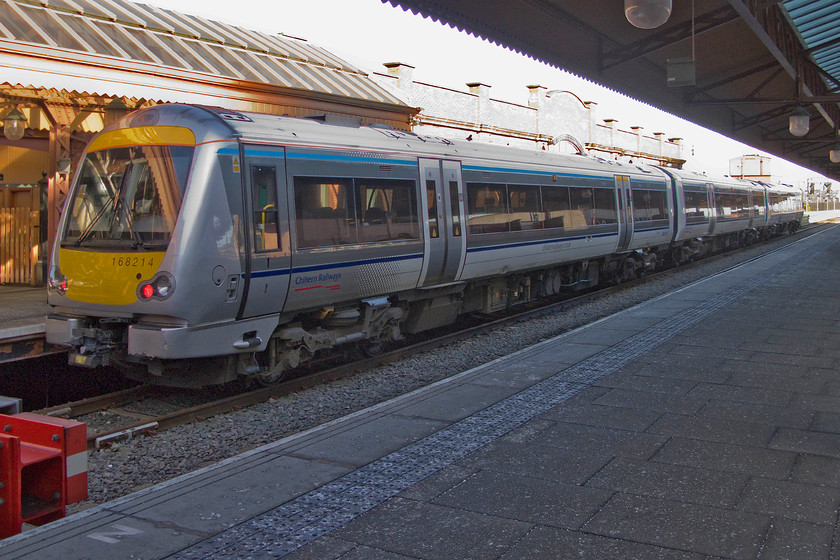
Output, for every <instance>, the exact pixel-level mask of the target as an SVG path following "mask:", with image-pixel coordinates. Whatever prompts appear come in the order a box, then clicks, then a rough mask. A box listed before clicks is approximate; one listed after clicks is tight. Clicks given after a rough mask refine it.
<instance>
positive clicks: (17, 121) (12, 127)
mask: <svg viewBox="0 0 840 560" xmlns="http://www.w3.org/2000/svg"><path fill="white" fill-rule="evenodd" d="M24 132H26V115H24V114H23V113H21V112H20V111H19V110H18V108H17V107H15V108H14V109H12V110H11V111H9V113H8V114H7V115H6V116H5V117H4V118H3V135H4V136H5V137H6V138H8V139H9V140H12V141H16V140H20V139H21V138H23V133H24Z"/></svg>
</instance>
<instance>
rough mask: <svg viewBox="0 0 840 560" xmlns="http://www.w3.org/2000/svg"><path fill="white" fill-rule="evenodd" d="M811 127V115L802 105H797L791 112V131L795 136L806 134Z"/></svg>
mask: <svg viewBox="0 0 840 560" xmlns="http://www.w3.org/2000/svg"><path fill="white" fill-rule="evenodd" d="M810 128H811V115H810V114H808V110H807V109H805V107H802V106H801V105H800V106H798V107H796V109H794V110H793V111H792V112H791V114H790V127H789V130H790V133H791V134H793V135H794V136H797V137H799V136H805V135H806V134H808V130H810Z"/></svg>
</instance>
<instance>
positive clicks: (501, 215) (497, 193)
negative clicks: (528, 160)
mask: <svg viewBox="0 0 840 560" xmlns="http://www.w3.org/2000/svg"><path fill="white" fill-rule="evenodd" d="M507 200H508V199H507V188H506V185H490V184H484V183H469V184H467V212H468V213H469V215H468V216H467V225H468V226H469V232H470V234H479V233H498V232H505V231H509V230H510V216H508V209H507Z"/></svg>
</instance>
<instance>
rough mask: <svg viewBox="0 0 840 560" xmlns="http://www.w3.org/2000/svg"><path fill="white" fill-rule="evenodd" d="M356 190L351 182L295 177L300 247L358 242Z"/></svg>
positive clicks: (296, 214)
mask: <svg viewBox="0 0 840 560" xmlns="http://www.w3.org/2000/svg"><path fill="white" fill-rule="evenodd" d="M352 187H353V183H352V181H351V180H350V179H337V178H323V179H322V178H311V177H295V217H296V222H297V229H296V232H297V246H298V247H322V246H329V245H342V244H347V243H355V242H356V224H355V212H353V200H352V198H351V197H352V191H353V188H352ZM348 199H349V203H348Z"/></svg>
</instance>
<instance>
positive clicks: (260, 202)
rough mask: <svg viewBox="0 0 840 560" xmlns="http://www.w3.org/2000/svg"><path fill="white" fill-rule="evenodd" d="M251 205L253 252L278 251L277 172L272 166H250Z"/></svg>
mask: <svg viewBox="0 0 840 560" xmlns="http://www.w3.org/2000/svg"><path fill="white" fill-rule="evenodd" d="M251 203H252V204H253V208H254V251H256V252H262V251H276V250H278V249H280V244H279V238H278V235H277V171H276V169H275V168H274V166H267V165H252V166H251Z"/></svg>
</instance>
